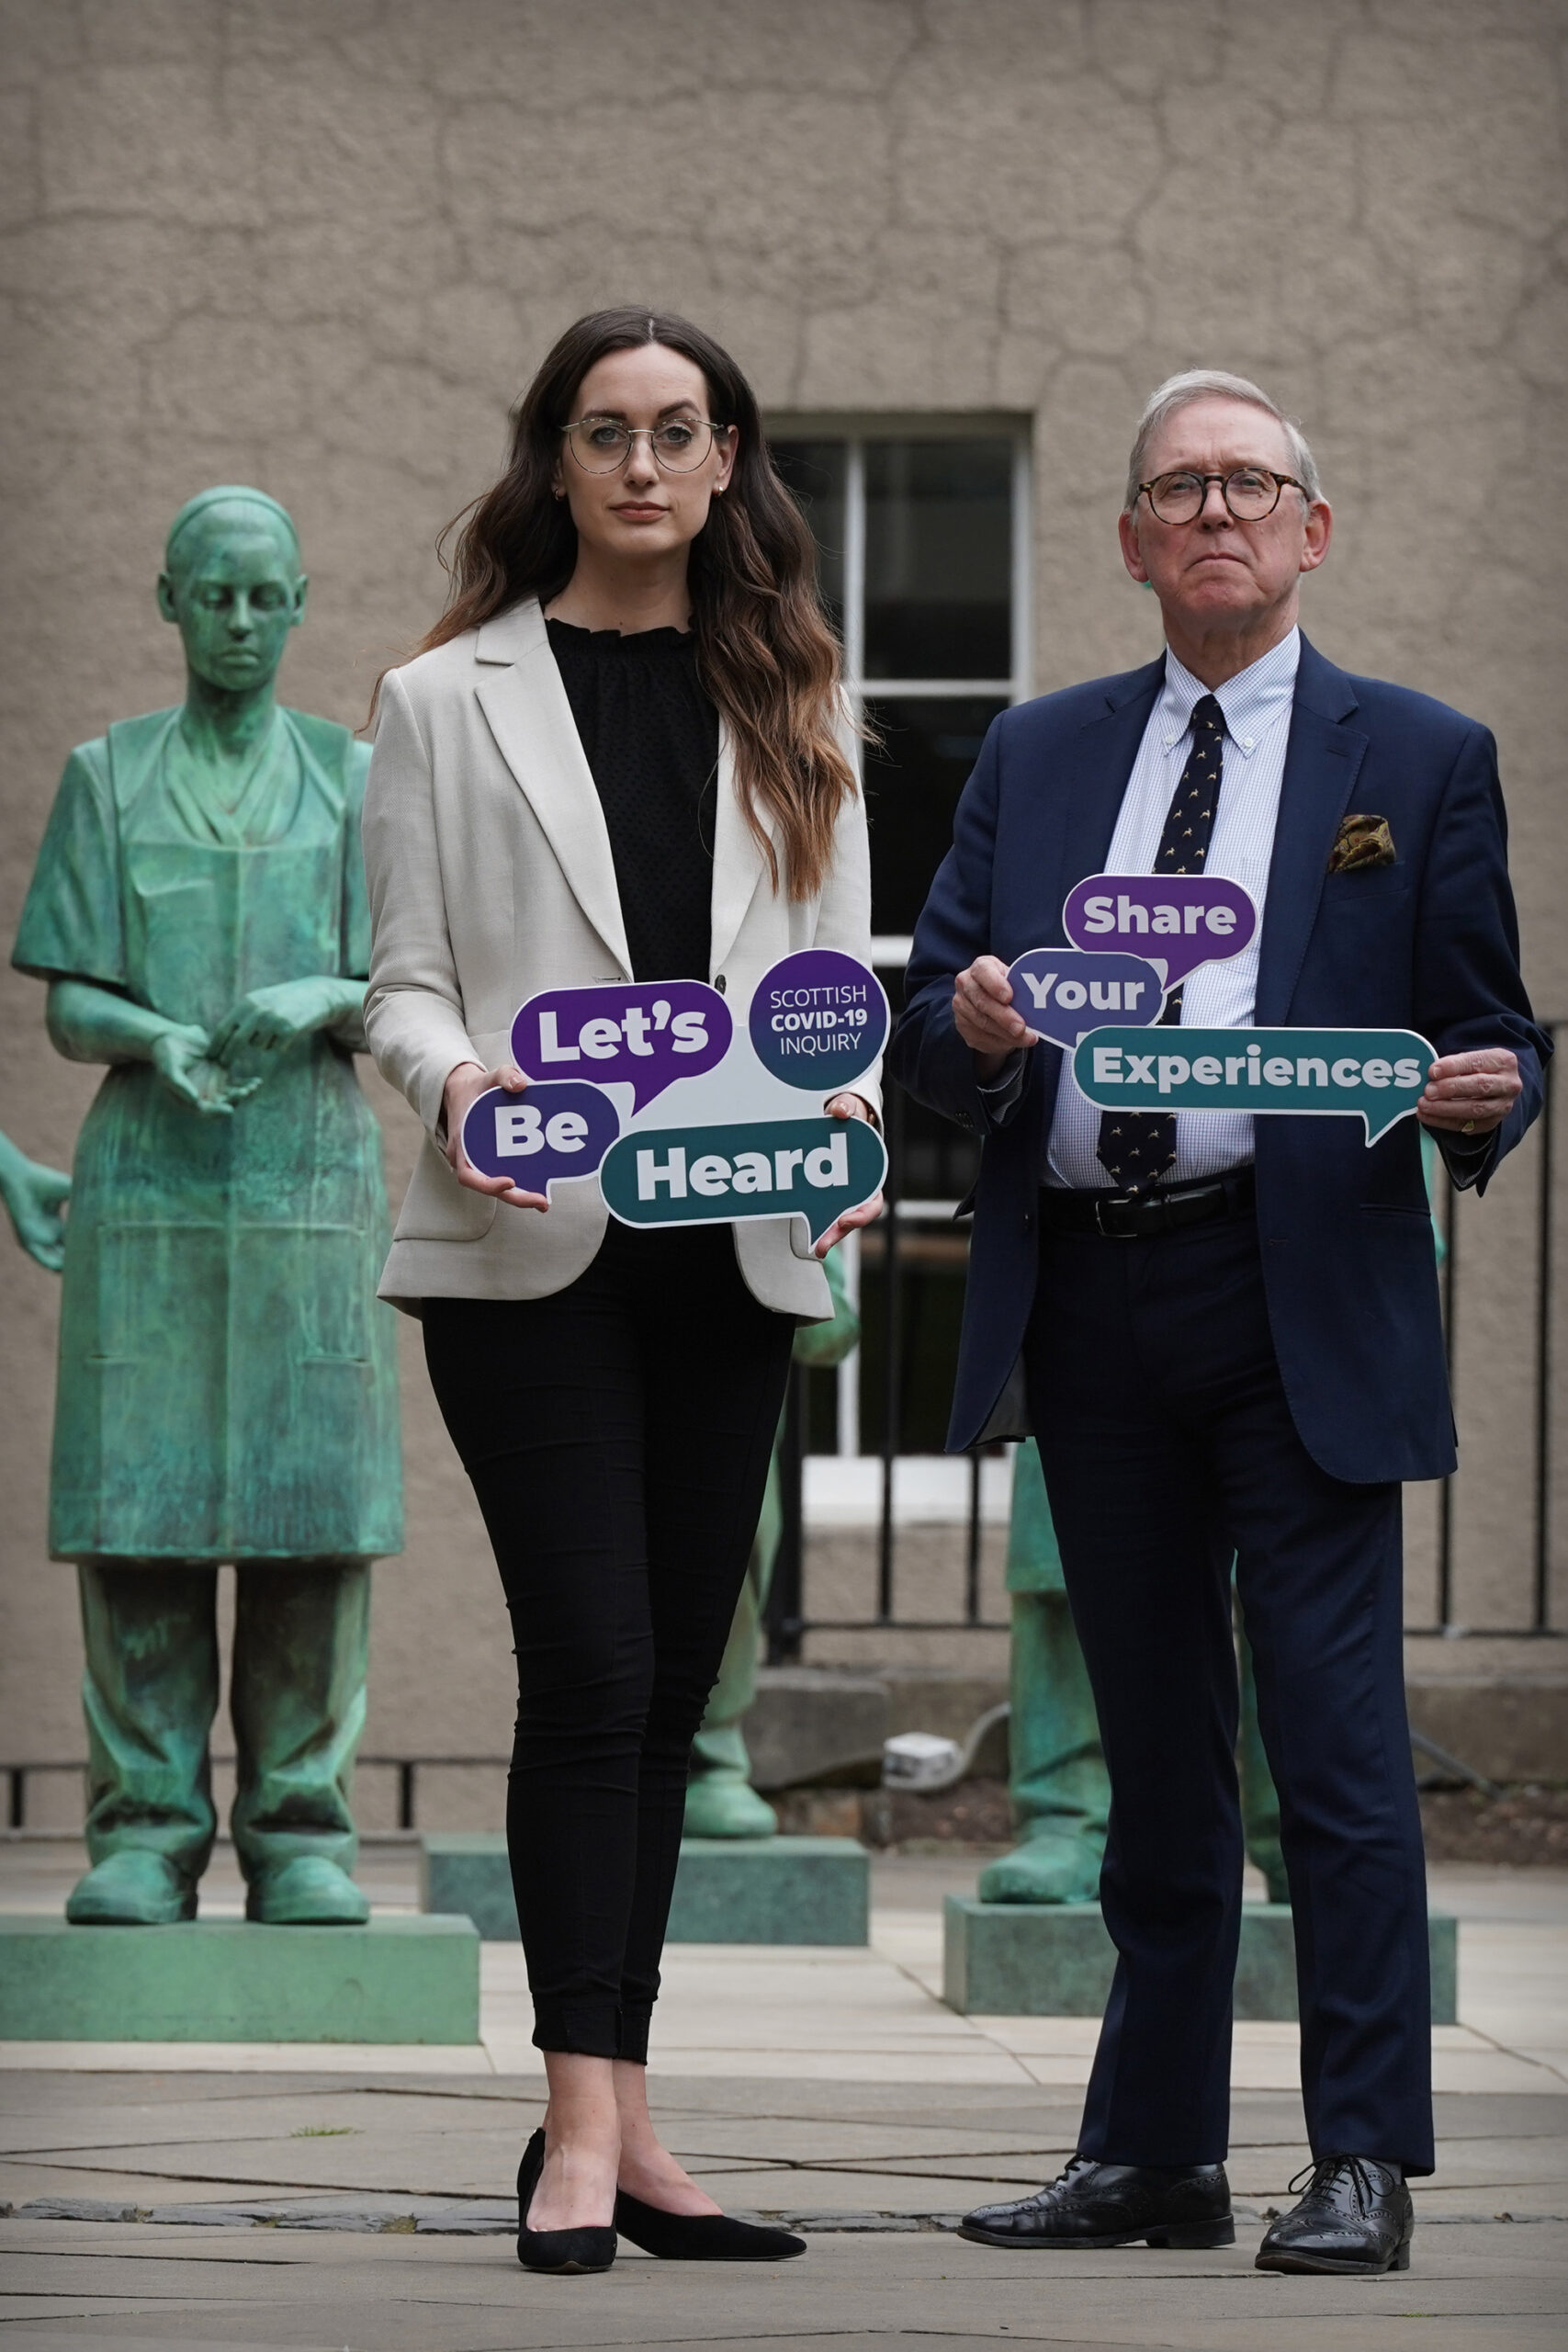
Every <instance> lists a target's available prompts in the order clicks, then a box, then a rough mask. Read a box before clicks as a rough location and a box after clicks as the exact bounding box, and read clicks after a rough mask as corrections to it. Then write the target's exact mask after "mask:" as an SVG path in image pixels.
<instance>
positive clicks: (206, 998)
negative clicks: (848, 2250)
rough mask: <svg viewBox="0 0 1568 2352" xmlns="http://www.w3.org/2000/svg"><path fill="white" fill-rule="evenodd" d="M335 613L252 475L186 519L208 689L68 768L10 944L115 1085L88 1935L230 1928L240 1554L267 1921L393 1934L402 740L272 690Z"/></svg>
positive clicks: (178, 607)
mask: <svg viewBox="0 0 1568 2352" xmlns="http://www.w3.org/2000/svg"><path fill="white" fill-rule="evenodd" d="M305 593H306V582H305V579H304V575H303V572H302V570H301V566H300V561H299V541H298V539H297V537H296V536H295V531H294V526H293V524H292V523H291V522H290V520H289V518H288V515H287V514H286V513H285V512H284V510H283V508H282V507H281V506H279V505H278V504H277V503H276V500H275V499H272V498H269V497H267V496H266V495H265V492H262V491H258V490H251V489H247V488H244V487H243V486H239V485H233V484H226V485H223V486H220V488H218V489H215V490H209V491H206V492H202V493H201V495H200V496H198V497H197V498H193V499H191V500H190V501H189V502H188V503H186V505H185V506H183V507H182V508H181V509H180V511H179V513H178V514H177V515H175V520H174V523H173V525H172V526H171V528H170V531H169V537H168V541H167V545H166V548H165V550H164V571H163V573H162V575H161V577H160V579H159V582H158V605H159V609H160V611H161V612H162V614H163V616H164V619H165V621H167V622H169V623H170V624H171V625H172V626H174V627H175V628H178V630H179V633H180V637H181V639H182V640H183V645H184V651H185V661H186V694H185V700H184V703H183V704H182V706H181V707H179V708H178V709H177V710H160V711H152V712H150V713H148V714H147V715H146V716H144V717H142V718H130V719H123V720H121V721H119V722H118V724H117V725H115V726H113V727H111V728H110V729H109V730H108V732H107V735H105V736H102V737H100V738H99V739H98V740H97V741H96V742H92V743H84V744H82V745H80V746H79V747H78V748H77V750H75V751H74V752H72V754H71V757H70V759H69V760H68V761H67V763H66V766H65V773H64V775H63V776H62V780H61V785H60V790H59V792H58V794H57V796H56V798H55V803H54V809H53V812H52V814H51V818H50V822H49V830H48V831H47V832H46V834H45V836H44V840H43V844H42V847H41V848H40V850H39V861H38V867H37V870H36V872H35V874H34V876H33V882H32V888H31V889H30V890H29V892H28V899H27V904H26V906H25V907H24V909H23V911H22V921H21V927H20V930H19V931H18V933H17V944H16V951H15V955H14V957H13V961H14V962H15V963H16V964H17V966H18V967H20V968H21V969H22V970H23V971H25V972H32V973H34V974H36V975H37V976H38V977H39V978H41V979H44V980H46V981H47V982H48V984H49V1000H48V1023H49V1034H50V1036H51V1041H52V1042H53V1044H54V1045H55V1046H56V1047H57V1048H58V1050H59V1051H60V1052H62V1054H65V1055H67V1056H68V1057H70V1058H71V1059H72V1060H73V1061H85V1062H107V1064H108V1066H109V1067H108V1072H107V1077H106V1078H105V1080H104V1082H103V1084H102V1086H101V1087H100V1088H99V1090H98V1092H97V1094H96V1098H95V1100H94V1102H93V1104H92V1107H91V1109H90V1110H89V1111H88V1113H87V1116H86V1119H85V1122H84V1124H83V1127H82V1132H81V1135H80V1136H79V1138H78V1140H77V1146H76V1159H75V1169H74V1189H73V1193H72V1204H71V1216H70V1222H69V1225H68V1227H67V1228H66V1237H65V1247H64V1252H63V1256H64V1276H65V1280H64V1295H63V1297H62V1303H61V1329H60V1370H59V1385H58V1391H57V1399H56V1407H55V1422H54V1452H53V1460H52V1464H51V1479H50V1550H51V1553H52V1554H53V1555H54V1557H55V1558H56V1559H62V1560H73V1561H75V1562H76V1564H77V1577H78V1581H79V1584H80V1588H81V1598H82V1625H83V1634H84V1638H85V1648H86V1672H85V1677H84V1680H83V1704H84V1708H85V1713H86V1719H87V1738H88V1750H89V1771H88V1780H89V1794H88V1810H87V1819H86V1824H85V1836H86V1845H87V1852H88V1856H89V1859H90V1860H91V1863H92V1868H91V1869H90V1870H89V1871H87V1872H86V1874H85V1877H84V1878H82V1879H81V1880H80V1881H79V1882H78V1883H77V1884H76V1886H75V1887H74V1888H73V1891H72V1894H71V1896H70V1899H69V1901H68V1903H67V1905H66V1917H68V1918H69V1919H71V1920H72V1921H73V1922H74V1923H76V1924H77V1925H80V1926H92V1927H155V1926H163V1925H167V1924H170V1923H172V1922H174V1921H176V1920H181V1919H189V1918H193V1917H195V1916H196V1910H197V1882H198V1881H199V1879H200V1877H201V1874H202V1871H204V1870H205V1868H206V1866H207V1862H208V1859H209V1855H210V1853H211V1850H212V1840H213V1835H214V1830H215V1827H216V1817H215V1815H214V1810H213V1803H212V1791H211V1768H210V1763H209V1748H208V1737H209V1730H210V1726H211V1724H212V1719H213V1715H214V1712H215V1710H216V1708H217V1704H218V1693H219V1652H218V1631H217V1619H216V1613H215V1595H216V1589H217V1581H218V1564H219V1563H220V1562H222V1561H232V1562H233V1563H234V1564H235V1566H236V1570H237V1575H236V1580H235V1581H236V1600H235V1629H234V1645H233V1670H232V1674H231V1694H230V1712H231V1716H232V1718H233V1725H234V1743H235V1747H236V1750H237V1763H238V1788H237V1791H236V1795H235V1802H234V1808H233V1815H232V1827H233V1835H234V1844H235V1848H236V1850H237V1853H238V1857H239V1860H240V1865H241V1868H242V1870H243V1872H244V1875H245V1881H246V1887H247V1898H246V1913H247V1917H250V1918H252V1919H257V1920H261V1921H264V1922H265V1923H267V1924H269V1925H273V1926H289V1927H310V1926H322V1925H327V1926H330V1925H343V1924H352V1923H354V1922H356V1921H362V1920H364V1919H365V1918H366V1917H367V1916H368V1905H367V1902H366V1899H365V1896H364V1894H363V1893H362V1892H361V1890H360V1889H359V1888H358V1887H357V1886H356V1885H355V1883H354V1881H353V1879H352V1878H351V1876H350V1875H349V1873H350V1871H352V1869H353V1867H354V1860H355V1851H356V1839H355V1828H354V1820H353V1815H352V1813H351V1810H350V1801H349V1791H350V1785H351V1778H352V1771H353V1763H354V1754H355V1747H356V1745H357V1743H358V1739H359V1735H360V1731H361V1729H362V1727H363V1724H364V1721H365V1704H366V1700H365V1676H366V1653H367V1637H368V1623H369V1616H368V1612H369V1600H370V1563H371V1560H372V1559H374V1558H377V1557H378V1556H380V1555H383V1554H386V1553H389V1552H396V1551H397V1550H399V1549H400V1545H401V1544H402V1498H401V1487H400V1463H399V1444H398V1414H397V1374H396V1366H395V1363H394V1359H393V1351H392V1332H391V1328H390V1327H391V1317H390V1313H389V1310H388V1309H387V1308H386V1307H382V1306H377V1304H376V1300H375V1288H376V1277H377V1273H378V1269H379V1266H380V1262H381V1258H382V1254H383V1252H384V1250H385V1247H386V1231H387V1211H386V1199H385V1193H384V1189H383V1180H382V1173H381V1144H380V1136H379V1132H378V1128H377V1125H376V1121H375V1117H374V1115H373V1114H372V1112H371V1110H370V1107H369V1105H368V1103H367V1102H366V1100H365V1097H364V1095H363V1094H362V1093H361V1092H360V1090H359V1086H358V1083H357V1081H356V1080H355V1075H354V1060H353V1057H354V1055H355V1052H356V1051H363V1049H364V1044H365V1035H364V1028H363V1024H362V1019H361V1009H362V1005H363V1001H364V996H365V974H366V971H367V967H368V957H369V952H370V922H369V911H368V908H367V901H366V897H365V877H364V867H363V864H362V861H361V854H360V847H359V808H360V802H361V799H362V798H363V796H364V789H365V773H366V769H367V765H368V761H369V754H368V752H367V749H366V748H365V747H364V746H363V745H361V744H357V743H355V741H354V738H353V737H352V735H351V734H350V733H349V731H348V729H346V728H344V727H339V726H336V725H334V724H333V722H332V721H331V720H329V719H324V718H311V717H309V716H307V715H306V714H305V713H304V712H301V711H292V710H286V709H284V708H282V707H279V705H278V704H277V702H276V698H275V694H274V682H275V679H276V673H277V668H278V664H279V662H281V661H282V658H283V652H284V648H285V646H286V645H287V643H288V639H289V636H290V634H291V633H292V631H293V630H294V629H295V628H297V627H298V626H299V622H300V621H301V620H302V618H303V616H304V610H305Z"/></svg>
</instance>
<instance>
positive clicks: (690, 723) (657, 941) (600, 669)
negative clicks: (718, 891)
mask: <svg viewBox="0 0 1568 2352" xmlns="http://www.w3.org/2000/svg"><path fill="white" fill-rule="evenodd" d="M547 626H548V628H549V633H550V650H551V651H552V652H553V653H554V655H555V657H556V662H557V666H558V669H559V671H560V673H561V677H562V680H563V682H564V683H565V686H566V692H567V699H568V701H569V702H570V705H571V715H572V717H573V718H574V719H575V720H576V721H577V731H578V734H579V735H580V736H581V739H582V748H583V750H584V752H586V753H587V755H588V764H589V767H590V768H591V769H592V774H593V782H594V785H595V786H596V787H597V789H598V794H599V799H600V803H601V806H602V807H603V809H604V823H605V825H606V827H607V829H608V831H609V835H610V848H611V851H612V853H613V854H614V857H615V881H616V884H617V886H618V888H619V889H620V894H621V911H622V914H623V915H624V917H625V919H626V944H627V946H628V948H629V949H630V951H631V959H632V978H634V979H637V980H705V979H706V978H707V977H708V962H709V956H710V947H711V940H712V929H713V926H712V920H711V910H712V900H713V831H714V810H715V808H716V801H717V790H718V713H717V711H716V709H715V707H714V706H713V704H712V703H711V702H710V701H709V700H708V697H707V695H705V693H704V691H703V687H702V683H701V681H700V679H699V678H698V675H697V654H696V639H695V638H694V636H692V635H691V634H690V633H689V632H683V631H682V630H680V629H675V628H650V629H643V630H640V631H638V632H637V633H636V634H634V635H632V636H629V637H623V636H622V635H621V634H620V632H619V631H618V630H616V629H586V628H574V627H573V626H572V624H571V623H570V621H551V622H549V623H548V625H547Z"/></svg>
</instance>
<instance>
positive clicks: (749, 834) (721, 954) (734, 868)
mask: <svg viewBox="0 0 1568 2352" xmlns="http://www.w3.org/2000/svg"><path fill="white" fill-rule="evenodd" d="M762 822H763V827H764V830H765V831H766V833H767V836H768V839H769V840H770V841H771V842H773V852H774V854H775V855H776V856H777V858H778V861H779V888H780V889H781V890H783V889H784V888H787V885H786V883H785V881H784V845H783V843H782V842H781V841H780V839H779V829H778V825H777V822H776V820H774V819H773V816H772V815H771V813H769V814H764V816H763V820H762ZM713 836H714V838H713V900H712V916H711V928H712V944H711V947H710V950H709V954H710V957H711V960H710V962H709V965H708V976H709V978H717V976H718V974H719V973H720V972H721V971H722V969H723V968H724V959H725V957H726V956H728V953H729V951H730V949H731V948H732V947H733V946H734V944H735V941H736V937H737V934H738V933H739V929H740V926H741V924H742V923H743V922H745V920H746V916H747V912H748V910H749V909H750V904H751V901H752V899H754V898H755V897H756V895H757V891H758V889H759V888H760V887H765V886H766V885H767V881H768V861H767V857H766V855H765V854H764V852H763V849H762V844H761V842H760V841H759V840H758V839H757V836H756V834H755V833H754V832H753V831H752V830H751V827H750V824H749V823H748V821H747V817H746V811H745V809H743V808H742V806H741V802H740V789H739V779H738V777H737V775H736V773H735V746H734V744H733V743H732V742H731V741H730V735H729V729H728V727H727V726H726V725H725V723H724V721H723V719H722V718H721V719H720V720H719V728H718V778H717V792H716V808H715V814H714V828H713Z"/></svg>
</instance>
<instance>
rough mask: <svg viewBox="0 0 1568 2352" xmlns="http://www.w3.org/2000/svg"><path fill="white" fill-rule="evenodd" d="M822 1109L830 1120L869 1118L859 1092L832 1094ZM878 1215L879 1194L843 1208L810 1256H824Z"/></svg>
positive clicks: (869, 1223) (874, 1220)
mask: <svg viewBox="0 0 1568 2352" xmlns="http://www.w3.org/2000/svg"><path fill="white" fill-rule="evenodd" d="M824 1108H825V1109H826V1111H827V1114H828V1116H829V1118H830V1119H864V1120H865V1121H866V1122H867V1124H868V1125H869V1124H870V1121H871V1111H870V1109H869V1107H868V1105H867V1104H865V1103H863V1102H862V1101H861V1098H860V1096H859V1095H858V1094H835V1095H833V1096H832V1097H831V1098H830V1099H829V1102H828V1103H826V1104H825V1105H824ZM881 1215H882V1195H881V1193H873V1194H872V1196H871V1198H870V1200H869V1201H863V1202H862V1203H861V1204H860V1206H859V1208H858V1209H846V1210H845V1211H844V1214H843V1216H840V1217H835V1219H834V1220H833V1223H832V1224H831V1225H830V1226H829V1227H828V1230H827V1232H826V1233H825V1234H824V1235H823V1236H822V1238H821V1240H820V1241H819V1242H818V1244H817V1247H816V1249H815V1250H813V1251H812V1255H813V1257H816V1258H825V1257H826V1256H827V1255H828V1252H829V1250H834V1249H836V1248H837V1247H838V1245H839V1243H840V1241H841V1240H842V1239H843V1238H844V1236H845V1234H846V1233H853V1231H854V1230H855V1228H856V1227H857V1226H862V1225H874V1224H875V1222H876V1220H877V1218H878V1217H879V1216H881Z"/></svg>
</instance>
